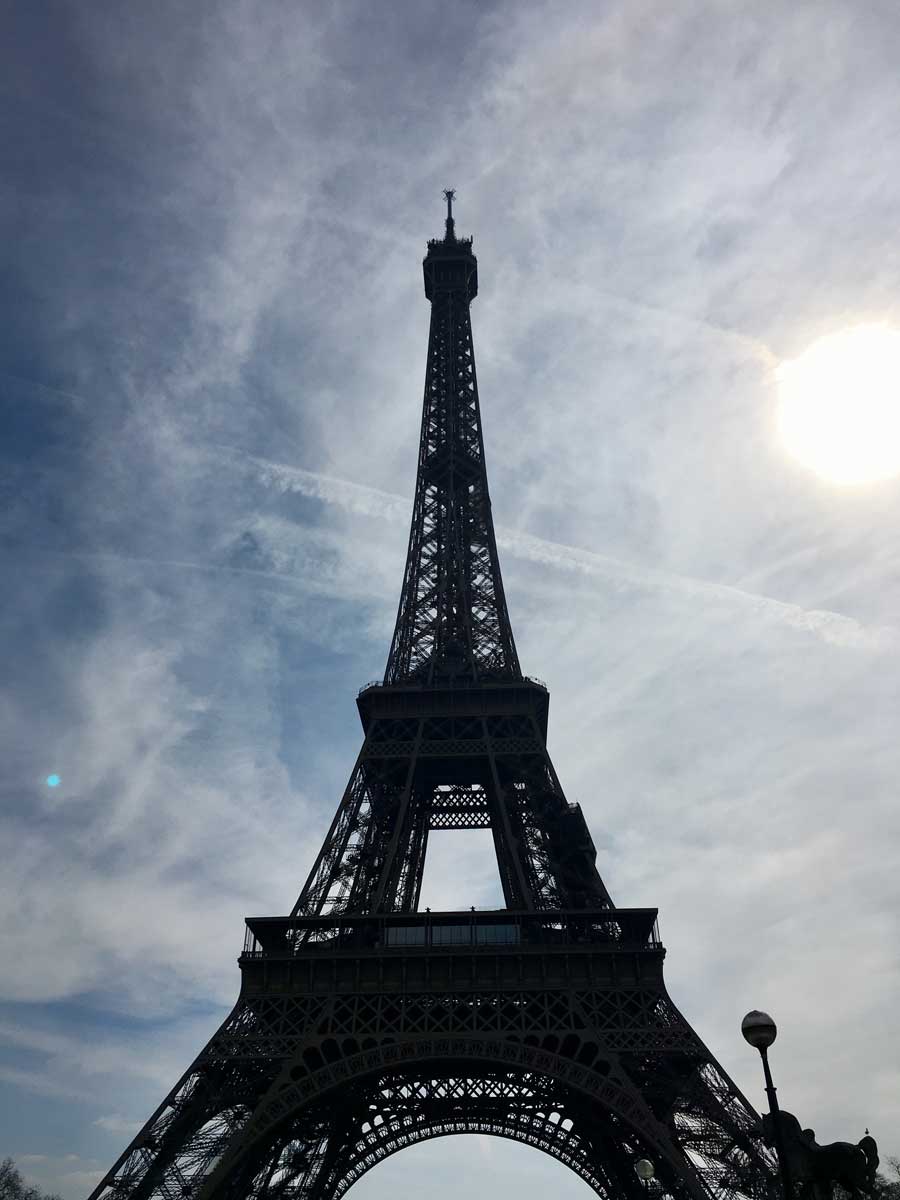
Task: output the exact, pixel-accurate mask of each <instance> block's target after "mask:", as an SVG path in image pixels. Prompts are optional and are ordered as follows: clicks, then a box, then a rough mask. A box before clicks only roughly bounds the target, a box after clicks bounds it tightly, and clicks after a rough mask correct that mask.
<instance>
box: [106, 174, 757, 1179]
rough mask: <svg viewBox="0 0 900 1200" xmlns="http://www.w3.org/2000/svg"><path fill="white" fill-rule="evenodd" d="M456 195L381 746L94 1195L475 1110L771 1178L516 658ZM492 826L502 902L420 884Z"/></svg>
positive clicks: (575, 1155) (326, 1174) (514, 1134)
mask: <svg viewBox="0 0 900 1200" xmlns="http://www.w3.org/2000/svg"><path fill="white" fill-rule="evenodd" d="M445 195H446V199H447V217H446V226H445V232H444V236H443V238H440V239H436V240H434V241H430V242H429V243H428V252H427V254H426V256H425V260H424V282H425V294H426V296H427V298H428V299H429V300H430V301H431V331H430V334H429V342H428V363H427V369H426V376H425V398H424V404H423V414H422V432H421V441H420V447H419V462H418V476H417V481H416V493H415V499H414V502H413V517H412V526H411V531H410V538H409V550H408V554H407V559H406V567H405V571H404V576H403V587H402V591H401V597H400V605H399V610H398V613H397V621H396V626H395V629H394V635H393V638H392V641H391V648H390V654H389V656H388V661H387V667H386V670H385V674H384V678H383V680H382V681H380V682H378V683H373V684H369V685H368V686H366V687H365V688H363V689H362V691H361V692H360V695H359V697H358V699H357V705H358V708H359V715H360V718H361V720H362V726H363V731H364V742H363V746H362V750H361V751H360V754H359V757H358V759H357V762H356V765H355V766H354V768H353V771H352V774H351V777H350V782H349V784H348V786H347V789H346V791H345V793H344V796H343V798H342V800H341V802H340V805H339V807H338V810H337V813H336V815H335V817H334V820H333V821H332V823H331V827H330V829H329V830H328V832H327V834H326V835H325V840H324V843H323V845H322V848H321V850H320V852H319V854H318V857H317V858H316V861H315V863H314V864H313V868H312V870H311V872H310V874H309V878H308V879H307V881H306V884H305V885H304V887H303V890H302V892H301V894H300V898H299V900H298V901H297V904H296V905H295V907H294V909H293V911H292V913H291V915H290V916H287V917H258V918H249V919H248V921H247V939H246V942H245V948H244V953H243V955H242V956H241V960H240V965H241V972H242V980H243V982H242V989H241V995H240V997H239V999H238V1002H237V1004H236V1006H235V1008H234V1010H233V1012H232V1013H231V1015H230V1016H229V1017H228V1019H227V1020H226V1021H225V1023H224V1025H223V1026H222V1027H221V1029H220V1030H219V1031H218V1032H217V1033H216V1034H215V1036H214V1037H213V1039H212V1041H211V1042H210V1043H209V1045H208V1046H207V1047H206V1048H205V1049H204V1050H203V1052H202V1053H201V1054H200V1056H199V1057H198V1059H197V1060H196V1062H195V1063H194V1064H193V1065H192V1066H191V1067H190V1069H189V1070H188V1072H187V1074H186V1075H185V1076H184V1078H183V1079H182V1080H181V1081H180V1082H179V1083H178V1084H177V1085H176V1087H175V1088H174V1089H173V1090H172V1092H171V1093H170V1094H169V1095H168V1096H167V1097H166V1099H165V1101H164V1102H163V1104H162V1105H161V1106H160V1108H159V1109H158V1110H157V1111H156V1113H154V1114H153V1116H152V1117H151V1118H150V1120H149V1121H148V1122H147V1124H146V1126H145V1127H144V1129H143V1130H142V1131H141V1133H140V1134H139V1135H138V1137H137V1138H136V1139H135V1141H134V1142H133V1143H132V1144H131V1146H129V1147H128V1149H127V1150H126V1151H125V1153H124V1154H123V1155H122V1157H121V1158H120V1159H119V1161H118V1162H117V1163H116V1164H115V1166H114V1167H113V1169H112V1170H111V1171H110V1172H109V1174H108V1175H107V1176H106V1178H105V1179H104V1180H103V1182H102V1184H101V1185H100V1186H99V1187H98V1188H97V1190H96V1191H95V1193H94V1196H95V1197H104V1200H126V1198H130V1200H149V1198H150V1197H157V1196H158V1197H166V1200H170V1198H172V1197H179V1196H181V1197H185V1198H188V1197H196V1198H197V1200H213V1198H214V1197H215V1198H216V1200H245V1198H247V1197H256V1198H260V1200H261V1198H262V1197H281V1196H284V1197H292V1198H301V1197H302V1198H303V1200H333V1198H335V1197H338V1196H341V1195H342V1194H343V1193H344V1192H345V1191H346V1190H347V1188H348V1187H349V1186H350V1185H351V1184H352V1183H353V1182H354V1181H355V1180H356V1179H358V1178H359V1177H360V1176H361V1175H362V1174H364V1173H365V1172H366V1171H367V1170H369V1168H370V1167H372V1166H374V1165H375V1164H376V1163H377V1162H379V1161H381V1160H382V1159H383V1158H384V1157H386V1156H387V1155H389V1154H392V1153H394V1152H395V1151H396V1150H399V1149H401V1148H403V1147H404V1146H408V1145H412V1144H413V1143H414V1142H418V1141H422V1140H424V1139H427V1138H432V1137H440V1136H443V1135H445V1134H452V1133H493V1134H496V1135H498V1136H501V1137H507V1138H513V1139H516V1140H518V1141H522V1142H525V1143H527V1144H529V1145H532V1146H537V1147H539V1148H540V1149H542V1150H544V1151H545V1152H546V1153H548V1154H551V1155H553V1156H554V1157H555V1158H557V1159H558V1160H559V1161H561V1162H562V1163H564V1164H565V1165H567V1166H568V1167H570V1168H571V1169H572V1170H573V1171H575V1172H577V1174H578V1175H580V1176H581V1178H582V1179H584V1180H585V1181H586V1182H587V1183H588V1184H589V1185H590V1186H591V1187H593V1188H594V1190H595V1191H597V1192H598V1193H599V1194H601V1195H603V1196H605V1197H610V1196H616V1197H623V1198H625V1200H647V1190H648V1189H650V1190H652V1189H653V1188H657V1187H659V1188H661V1189H662V1190H663V1191H664V1192H666V1193H669V1194H671V1195H672V1196H673V1197H677V1198H678V1200H701V1198H705V1197H708V1196H709V1195H710V1194H712V1195H714V1196H715V1197H716V1198H717V1200H733V1198H734V1197H737V1196H738V1195H740V1194H742V1195H745V1196H750V1197H752V1198H754V1200H757V1198H758V1200H768V1197H769V1195H770V1189H771V1186H772V1182H773V1178H774V1160H773V1158H772V1156H771V1153H770V1152H769V1150H768V1149H767V1148H766V1146H765V1144H764V1142H763V1137H762V1129H761V1127H760V1122H759V1118H758V1116H757V1114H756V1113H755V1112H754V1111H753V1109H752V1108H751V1106H750V1105H749V1104H748V1102H747V1101H746V1100H745V1099H744V1097H743V1096H742V1095H741V1093H740V1092H739V1091H738V1089H737V1088H736V1087H735V1085H734V1084H733V1083H732V1082H731V1080H729V1079H728V1078H727V1076H726V1075H725V1073H724V1071H723V1070H722V1069H721V1067H720V1066H719V1065H718V1064H717V1063H716V1061H715V1059H714V1058H713V1056H712V1055H711V1054H710V1052H709V1050H708V1049H707V1048H706V1047H705V1046H704V1045H703V1043H702V1042H701V1040H700V1039H699V1037H697V1035H696V1034H695V1033H694V1031H693V1030H692V1029H691V1027H690V1025H689V1024H688V1023H687V1021H686V1020H685V1019H684V1017H683V1016H682V1015H681V1013H680V1012H679V1011H678V1010H677V1008H676V1007H675V1006H674V1004H673V1003H672V1001H671V1000H670V999H669V996H668V994H667V992H666V988H665V984H664V982H663V973H662V966H663V956H664V950H663V947H662V945H661V943H660V941H659V935H658V931H657V928H656V910H655V909H627V908H616V906H615V905H614V904H613V902H612V900H611V899H610V896H609V893H608V892H607V890H606V887H605V886H604V884H603V881H602V880H601V878H600V875H599V873H598V871H597V867H596V862H595V860H596V851H595V849H594V844H593V841H592V839H591V835H590V832H589V830H588V828H587V825H586V823H585V819H584V816H583V814H582V812H581V809H580V807H579V806H578V805H577V804H570V803H569V802H568V801H567V800H566V797H565V795H564V794H563V790H562V788H561V786H560V783H559V780H558V779H557V776H556V772H555V771H554V769H553V764H552V763H551V761H550V756H549V754H548V752H547V744H546V739H547V716H548V708H549V695H548V692H547V689H546V687H545V686H544V685H543V684H542V683H540V682H539V681H537V680H534V679H529V678H527V677H526V676H524V675H523V674H522V671H521V668H520V666H519V659H518V655H517V653H516V647H515V641H514V639H513V633H512V627H511V625H510V620H509V614H508V612H507V607H506V599H505V596H504V591H503V583H502V580H501V576H500V565H499V559H498V555H497V545H496V540H495V537H494V527H493V521H492V517H491V501H490V496H489V493H488V482H487V472H486V468H485V457H484V442H483V438H482V430H481V413H480V406H479V397H478V386H477V381H476V375H475V357H474V351H473V346H472V327H471V322H470V314H469V306H470V302H471V301H472V299H473V298H474V297H475V295H476V294H477V291H478V264H477V261H476V259H475V255H474V254H473V253H472V239H471V238H458V237H457V236H456V233H455V227H454V220H453V208H452V205H453V192H452V191H447V192H446V193H445ZM473 828H486V829H490V831H491V834H492V837H493V841H494V847H495V851H496V856H497V864H498V869H499V873H500V881H501V884H502V888H503V896H504V905H505V907H504V908H502V909H497V910H493V911H490V912H484V911H476V910H474V909H473V908H472V907H471V906H468V907H466V908H465V909H464V911H460V912H451V913H444V912H429V911H428V910H427V909H426V910H425V911H424V912H423V911H421V910H420V907H419V900H420V889H421V884H422V870H423V865H424V862H425V853H426V849H427V845H428V837H429V833H430V832H431V831H432V830H436V829H473ZM642 1158H647V1159H650V1160H651V1161H652V1163H653V1164H654V1168H655V1176H654V1182H653V1183H652V1184H645V1183H644V1182H642V1180H641V1179H640V1178H638V1176H637V1174H636V1173H635V1164H636V1162H638V1161H639V1160H640V1159H642Z"/></svg>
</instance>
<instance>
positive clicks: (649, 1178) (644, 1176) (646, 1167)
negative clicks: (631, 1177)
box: [634, 1158, 656, 1192]
mask: <svg viewBox="0 0 900 1200" xmlns="http://www.w3.org/2000/svg"><path fill="white" fill-rule="evenodd" d="M634 1173H635V1175H637V1177H638V1179H639V1180H640V1181H641V1189H642V1190H643V1191H645V1192H649V1191H650V1184H651V1183H652V1182H653V1180H654V1178H655V1177H656V1167H654V1165H653V1163H652V1162H651V1161H650V1159H649V1158H639V1159H638V1160H637V1162H636V1163H635V1164H634Z"/></svg>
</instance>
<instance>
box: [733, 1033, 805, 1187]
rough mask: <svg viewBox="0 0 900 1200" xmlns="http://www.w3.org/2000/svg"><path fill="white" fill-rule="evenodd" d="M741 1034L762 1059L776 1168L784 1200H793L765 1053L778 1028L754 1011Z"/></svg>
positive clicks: (770, 1073)
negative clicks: (779, 1176)
mask: <svg viewBox="0 0 900 1200" xmlns="http://www.w3.org/2000/svg"><path fill="white" fill-rule="evenodd" d="M741 1033H742V1034H743V1035H744V1041H745V1042H748V1043H749V1044H750V1045H751V1046H755V1047H756V1049H757V1050H758V1051H759V1056H760V1058H761V1059H762V1064H763V1074H764V1075H765V1077H766V1096H767V1097H768V1100H769V1112H770V1113H771V1116H772V1128H773V1130H774V1136H775V1154H776V1156H777V1158H778V1168H779V1170H780V1172H781V1186H782V1188H783V1189H784V1200H793V1195H794V1193H793V1189H792V1187H791V1176H790V1172H789V1171H788V1165H787V1158H786V1157H785V1153H784V1140H783V1138H782V1135H781V1121H780V1120H779V1119H778V1114H779V1108H778V1097H777V1096H776V1095H775V1084H774V1083H773V1082H772V1072H771V1071H770V1070H769V1056H768V1054H767V1051H768V1049H769V1047H770V1046H771V1045H772V1043H773V1042H774V1041H775V1038H776V1037H777V1036H778V1027H777V1025H776V1024H775V1022H774V1021H773V1020H772V1018H771V1017H770V1016H769V1014H768V1013H764V1012H759V1011H758V1010H757V1009H754V1010H753V1011H752V1012H748V1013H747V1015H746V1017H744V1019H743V1021H741Z"/></svg>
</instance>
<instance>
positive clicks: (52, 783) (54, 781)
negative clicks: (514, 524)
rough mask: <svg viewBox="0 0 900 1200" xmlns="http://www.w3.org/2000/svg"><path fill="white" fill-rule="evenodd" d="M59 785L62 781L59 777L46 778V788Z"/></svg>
mask: <svg viewBox="0 0 900 1200" xmlns="http://www.w3.org/2000/svg"><path fill="white" fill-rule="evenodd" d="M61 783H62V780H61V779H60V777H59V776H58V775H48V776H47V787H59V785H60V784H61Z"/></svg>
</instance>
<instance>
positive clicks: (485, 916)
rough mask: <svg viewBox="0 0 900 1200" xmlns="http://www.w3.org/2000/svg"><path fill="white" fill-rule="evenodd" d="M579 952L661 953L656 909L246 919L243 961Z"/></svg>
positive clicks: (503, 910)
mask: <svg viewBox="0 0 900 1200" xmlns="http://www.w3.org/2000/svg"><path fill="white" fill-rule="evenodd" d="M575 947H578V948H581V949H586V948H588V947H590V949H591V950H592V951H594V952H596V951H601V952H602V951H604V950H606V951H623V950H624V951H642V950H662V943H661V942H660V939H659V928H658V925H657V910H656V909H655V908H616V909H596V910H593V909H571V910H556V911H543V912H524V911H522V912H519V911H514V910H511V909H468V910H464V911H462V912H429V911H427V910H426V911H425V912H413V913H378V914H375V915H361V914H354V913H344V914H342V915H340V916H325V917H248V918H247V932H246V937H245V940H244V951H243V955H242V958H244V959H257V958H279V959H284V958H296V957H297V956H298V955H306V954H313V953H317V952H329V953H338V954H340V953H347V954H352V955H358V954H360V953H367V952H368V953H373V954H378V955H382V954H391V953H392V952H402V953H404V954H409V953H414V952H416V951H422V952H427V951H430V950H432V949H437V950H439V951H440V952H442V953H444V952H446V951H447V950H448V949H451V950H452V949H454V948H459V949H460V950H464V951H465V952H467V953H468V952H471V951H482V950H483V951H488V952H492V953H496V952H498V951H508V952H514V953H519V954H521V953H527V952H528V951H529V950H535V951H538V952H546V951H548V950H553V949H564V948H575Z"/></svg>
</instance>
